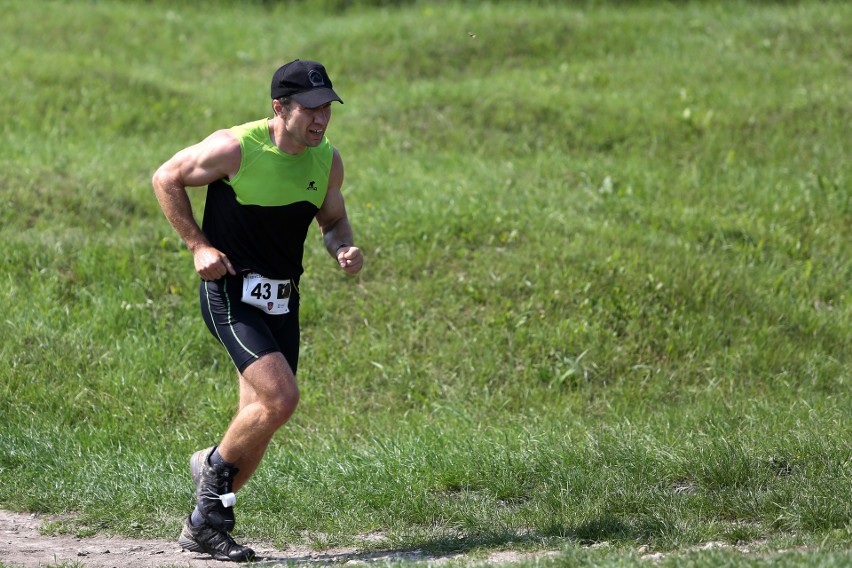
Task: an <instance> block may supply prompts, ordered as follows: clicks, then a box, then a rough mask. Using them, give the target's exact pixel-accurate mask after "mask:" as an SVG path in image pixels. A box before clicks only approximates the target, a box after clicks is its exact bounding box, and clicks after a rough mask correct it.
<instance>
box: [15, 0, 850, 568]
mask: <svg viewBox="0 0 852 568" xmlns="http://www.w3.org/2000/svg"><path fill="white" fill-rule="evenodd" d="M369 4H375V5H371V6H368V5H362V6H361V7H357V6H356V7H352V6H349V4H348V3H345V2H326V3H324V6H325V7H326V8H327V9H325V10H321V9H320V8H319V7H316V6H311V5H309V4H307V3H296V4H292V5H290V6H289V7H285V6H284V5H283V4H282V5H277V4H271V3H250V4H249V3H245V4H242V3H241V4H231V3H227V2H221V3H213V4H211V5H210V8H209V9H205V10H203V11H199V10H197V9H195V8H191V7H189V6H184V5H182V4H177V5H174V6H166V5H164V4H159V3H154V4H148V3H141V2H139V3H137V2H110V1H108V2H98V3H69V2H18V1H14V2H9V3H7V6H5V7H4V13H5V15H4V19H3V20H2V23H0V33H2V35H3V37H4V41H3V42H2V43H0V54H2V55H3V57H2V59H0V61H2V63H0V65H2V71H3V74H4V77H5V81H4V84H3V86H2V87H0V111H2V114H3V116H4V117H5V119H4V121H3V123H2V131H0V165H2V167H3V171H4V177H3V178H2V180H0V238H2V242H3V254H2V256H0V263H2V264H0V278H2V284H3V285H2V287H1V288H2V292H0V294H2V296H0V301H2V305H3V306H4V310H3V311H4V313H3V315H2V317H0V356H1V357H2V361H3V362H4V365H3V366H2V367H0V377H2V381H0V423H2V424H3V426H2V428H0V475H1V476H2V478H3V483H2V484H0V506H2V507H4V508H7V509H13V510H26V511H38V512H48V513H67V512H72V513H73V514H72V515H66V516H63V519H65V520H63V521H61V522H56V523H53V524H51V525H50V526H49V527H48V530H49V531H55V532H69V533H74V534H81V535H89V534H95V533H116V534H131V535H145V536H156V537H165V538H173V537H174V535H175V534H176V533H177V531H178V530H179V525H180V522H181V520H182V517H183V516H184V515H185V514H186V513H187V512H188V511H189V510H190V509H191V501H192V497H191V492H192V487H191V482H190V480H189V478H188V476H187V475H186V471H185V469H186V460H187V456H188V455H189V454H190V453H191V452H192V451H194V450H195V449H197V448H199V447H203V446H206V445H209V444H210V443H212V442H215V441H216V440H217V439H218V438H219V437H220V436H221V434H222V432H223V429H224V428H225V427H226V425H227V422H228V420H229V419H230V417H231V414H232V412H233V410H234V408H235V404H236V384H235V381H234V376H233V370H232V367H231V365H230V362H229V361H228V360H227V359H226V357H225V356H224V352H223V351H222V350H221V348H220V347H218V345H217V344H216V343H215V341H214V340H213V338H212V337H211V336H210V335H209V334H208V332H207V331H206V329H205V327H204V325H203V323H202V322H201V318H200V316H199V314H198V309H197V305H196V302H197V300H196V294H197V280H196V278H197V277H196V276H195V274H194V273H193V270H192V261H191V257H190V256H189V254H188V252H187V251H186V250H185V248H184V247H183V246H182V245H181V244H180V243H179V241H178V239H177V237H176V235H175V234H174V233H173V231H172V230H171V228H170V227H169V226H168V224H167V222H166V221H165V219H164V217H163V216H162V214H161V212H160V210H159V208H158V206H157V203H156V200H155V199H154V196H153V193H152V191H151V188H150V176H151V174H152V172H153V170H154V169H156V167H157V166H158V165H159V164H160V163H162V162H163V161H164V160H166V159H167V158H168V157H170V156H171V155H172V154H173V153H174V152H176V151H177V150H179V149H180V148H182V147H184V146H186V145H188V144H191V143H194V142H196V141H197V140H200V139H201V138H203V137H204V136H206V135H207V134H208V133H209V132H211V131H212V130H214V129H217V128H222V127H227V126H230V125H232V124H238V123H241V122H246V121H248V120H252V119H254V118H257V117H260V116H263V115H264V114H266V113H267V112H268V105H269V103H268V100H267V95H266V93H268V91H267V89H268V77H269V76H270V75H271V72H272V71H273V70H274V69H275V68H276V67H277V66H278V65H280V64H281V63H282V62H284V61H286V60H288V58H294V57H303V58H314V59H319V60H321V61H323V62H324V63H325V64H326V66H327V67H328V69H329V72H330V74H331V76H332V78H333V80H334V82H335V88H336V90H337V91H338V92H339V93H340V94H341V96H342V98H343V99H344V101H345V104H344V105H341V106H336V107H335V110H334V113H335V116H334V119H333V122H332V126H331V130H330V133H329V136H330V138H331V139H332V142H333V143H334V144H335V145H336V146H337V147H338V149H339V150H340V152H341V154H342V156H343V158H344V161H345V163H346V167H347V171H346V184H345V188H344V193H345V195H346V199H347V206H348V209H349V214H350V217H351V219H352V222H353V225H354V227H355V230H356V235H357V240H358V243H359V244H360V245H361V246H362V247H363V249H364V250H365V253H366V255H367V266H366V268H365V270H364V272H363V273H362V274H361V275H360V276H359V277H358V278H356V279H351V278H348V277H346V276H345V275H343V274H342V273H340V271H339V270H336V269H335V267H334V265H333V263H332V262H330V259H329V258H328V257H327V255H326V254H325V252H324V251H323V250H322V244H321V240H320V238H319V237H318V233H317V231H315V230H312V232H311V235H310V236H309V239H308V243H307V254H306V274H305V276H304V278H303V280H302V285H301V288H302V291H303V294H304V297H303V303H302V323H303V342H302V358H301V363H300V386H301V391H302V405H301V407H300V409H299V411H298V412H297V414H296V415H295V417H294V418H293V420H292V421H291V422H290V423H289V424H288V425H287V426H286V427H285V428H284V429H283V430H282V431H281V433H280V434H279V435H278V436H277V437H276V439H275V441H274V442H273V445H272V447H271V449H270V451H269V453H268V455H267V459H266V461H265V462H264V464H263V466H262V467H261V469H260V470H259V471H258V473H257V476H256V478H255V479H254V480H253V481H252V483H251V484H250V485H249V486H248V487H247V490H246V491H245V492H244V493H242V494H241V501H240V511H239V514H240V522H239V525H238V530H237V533H238V535H239V537H240V538H243V537H246V538H263V539H268V540H269V541H272V542H275V543H276V544H278V545H282V544H283V543H285V542H303V543H304V542H307V543H311V544H313V545H315V546H317V547H322V546H328V545H335V544H348V543H357V544H359V546H361V547H364V548H369V547H370V546H371V545H370V543H369V542H367V541H365V540H364V539H365V535H367V534H368V533H370V532H372V531H380V532H381V533H382V534H383V535H385V536H386V537H387V539H388V541H389V543H390V544H391V546H393V547H397V548H400V549H411V548H419V549H422V550H425V551H430V552H434V553H435V554H441V553H447V552H454V551H461V552H470V553H473V554H484V552H485V551H489V550H500V549H512V548H519V549H523V550H537V549H559V550H561V551H562V553H561V556H560V557H558V558H556V559H547V558H540V559H538V560H536V561H535V562H536V564H537V565H548V564H550V563H560V562H566V561H570V562H573V563H577V564H586V565H591V564H607V565H612V566H621V565H624V566H631V565H644V562H646V561H645V560H642V558H641V557H642V556H643V555H644V554H648V553H653V552H664V553H665V554H666V556H665V557H664V558H663V559H662V560H661V564H663V565H678V566H685V565H690V563H692V564H695V565H704V564H707V563H712V564H717V565H722V566H741V565H750V566H753V565H758V566H760V565H764V564H769V563H773V565H775V564H776V563H777V564H778V565H782V566H787V565H789V566H798V565H809V564H819V565H825V566H840V565H844V564H845V563H847V562H848V560H849V554H850V549H852V546H850V541H851V540H850V536H852V535H851V534H850V531H852V483H851V482H852V467H850V465H852V461H850V460H852V427H850V421H849V419H848V416H850V415H852V403H851V402H850V398H849V396H848V391H849V375H850V352H852V349H850V346H852V323H850V322H852V317H850V316H852V308H850V302H849V300H850V297H849V291H848V290H849V282H850V281H852V246H850V243H852V231H850V227H852V225H851V224H850V219H852V192H850V185H849V175H850V168H849V165H848V161H849V160H848V153H849V134H848V133H849V131H850V126H852V104H850V102H849V101H850V100H852V82H850V80H849V77H850V66H849V61H850V60H852V48H850V43H849V42H848V41H847V40H846V39H845V38H848V37H850V35H852V24H850V22H852V7H850V6H849V5H848V4H847V3H844V2H815V1H802V2H795V3H794V2H778V3H772V2H762V3H746V2H703V3H664V2H642V3H635V4H633V3H616V2H613V3H607V2H587V3H574V4H564V5H563V4H558V5H557V4H555V3H554V4H549V3H545V2H537V3H529V4H527V3H510V2H495V3H488V4H483V5H478V4H475V3H462V2H459V3H429V4H427V3H409V2H398V3H381V2H373V3H369ZM46 37H49V38H51V41H49V42H46V41H44V38H46ZM193 200H194V203H195V204H196V208H197V211H198V212H200V210H201V208H202V207H203V189H200V190H197V191H195V192H194V193H193ZM604 542H605V543H607V545H606V546H599V547H595V548H590V547H589V545H592V544H596V543H604ZM708 542H724V543H727V544H729V545H731V546H732V548H726V549H712V550H702V549H701V547H702V546H703V545H705V544H706V543H708ZM734 546H740V547H742V546H745V547H747V548H748V549H749V553H742V552H740V551H738V550H737V549H735V548H733V547H734Z"/></svg>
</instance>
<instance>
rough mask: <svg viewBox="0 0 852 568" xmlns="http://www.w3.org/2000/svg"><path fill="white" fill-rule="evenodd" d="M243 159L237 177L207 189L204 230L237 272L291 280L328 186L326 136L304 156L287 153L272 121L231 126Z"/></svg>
mask: <svg viewBox="0 0 852 568" xmlns="http://www.w3.org/2000/svg"><path fill="white" fill-rule="evenodd" d="M231 131H232V132H233V133H234V134H236V136H237V138H239V140H240V148H241V149H242V160H241V162H240V169H239V171H238V172H237V174H236V175H235V176H234V177H233V179H230V180H228V179H220V180H218V181H215V182H213V183H211V184H210V185H209V186H208V187H207V201H206V204H205V207H204V218H203V221H202V230H203V231H204V234H205V235H207V238H208V239H209V240H210V243H211V244H212V245H213V246H214V247H216V248H218V249H219V250H221V251H222V252H224V253H225V254H226V255H227V256H228V259H229V260H230V261H231V263H232V264H233V265H234V268H235V269H236V270H237V272H240V273H242V272H257V273H259V274H262V275H263V276H265V277H267V278H275V279H287V278H295V279H298V277H299V276H300V275H301V274H302V272H303V268H302V257H303V255H304V248H305V238H306V237H307V234H308V229H309V228H310V226H311V222H312V221H313V219H314V217H315V216H316V214H317V211H319V208H320V207H321V206H322V203H323V200H324V199H325V194H326V191H327V189H328V177H329V173H330V172H331V160H332V156H333V154H334V149H333V147H332V146H331V143H330V142H329V141H328V139H327V138H323V140H322V142H321V143H320V145H319V146H317V147H308V148H306V149H305V151H304V152H302V153H301V154H299V155H296V156H294V155H292V154H287V153H285V152H282V151H281V150H280V149H279V148H278V147H277V146H276V145H275V143H274V142H273V141H272V139H271V138H270V135H269V127H268V125H267V119H263V120H258V121H255V122H249V123H247V124H243V125H240V126H235V127H233V128H231Z"/></svg>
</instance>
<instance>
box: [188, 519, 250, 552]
mask: <svg viewBox="0 0 852 568" xmlns="http://www.w3.org/2000/svg"><path fill="white" fill-rule="evenodd" d="M178 544H180V547H181V548H183V549H184V550H188V551H190V552H203V553H206V554H209V555H210V556H212V557H213V559H214V560H230V561H232V562H248V561H251V560H254V558H255V555H254V550H252V549H251V548H249V547H247V546H243V545H241V544H237V543H236V542H235V541H234V539H233V538H231V535H229V534H228V533H226V532H224V531H220V530H216V529H215V528H213V527H211V526H210V525H208V524H206V523H205V524H202V525H200V526H197V527H194V526H192V524H191V523H190V522H189V517H187V519H186V521H184V523H183V530H181V531H180V537H178Z"/></svg>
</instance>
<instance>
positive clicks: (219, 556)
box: [178, 532, 257, 562]
mask: <svg viewBox="0 0 852 568" xmlns="http://www.w3.org/2000/svg"><path fill="white" fill-rule="evenodd" d="M178 544H179V545H180V547H181V548H182V549H183V550H186V551H187V552H197V553H200V554H206V555H208V556H210V557H211V558H212V559H213V560H225V561H228V562H251V561H253V560H257V555H256V554H255V552H254V550H251V549H249V552H248V554H246V556H245V558H241V559H237V560H234V559H233V558H231V557H230V556H227V555H225V554H223V553H221V552H219V551H215V552H210V551H209V550H207V549H205V548H204V547H203V546H201V545H200V544H198V543H197V542H196V541H195V540H193V539H192V538H190V537H188V536H186V535H185V534H184V533H183V532H181V533H180V536H179V537H178Z"/></svg>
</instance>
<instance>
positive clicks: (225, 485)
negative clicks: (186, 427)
mask: <svg viewBox="0 0 852 568" xmlns="http://www.w3.org/2000/svg"><path fill="white" fill-rule="evenodd" d="M214 449H215V448H207V449H204V450H201V451H198V452H195V453H194V454H192V457H191V458H190V459H189V471H190V473H191V474H192V479H193V481H195V498H196V502H197V507H198V510H199V511H200V512H201V515H202V516H203V517H204V520H205V521H207V524H209V525H210V526H211V527H213V528H214V529H217V530H220V531H225V532H231V531H232V530H234V522H235V521H234V508H233V506H232V505H233V504H231V506H228V507H226V506H225V504H224V503H223V502H222V499H221V497H222V496H223V495H227V494H229V493H231V494H233V490H232V483H233V479H234V476H235V475H236V474H237V471H238V470H237V468H235V467H228V466H224V465H215V466H214V465H211V464H210V462H209V458H210V454H212V453H213V450H214ZM231 497H233V495H231Z"/></svg>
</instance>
